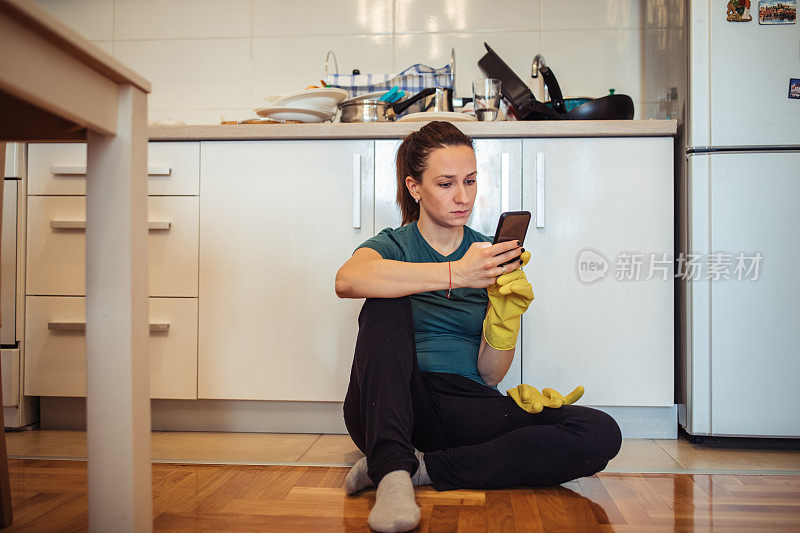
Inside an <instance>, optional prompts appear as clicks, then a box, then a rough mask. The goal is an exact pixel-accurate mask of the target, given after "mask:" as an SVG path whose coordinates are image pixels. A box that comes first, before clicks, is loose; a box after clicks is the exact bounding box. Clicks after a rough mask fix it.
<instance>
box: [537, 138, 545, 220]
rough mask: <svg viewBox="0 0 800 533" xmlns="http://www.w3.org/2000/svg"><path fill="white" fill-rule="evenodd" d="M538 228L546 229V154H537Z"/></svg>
mask: <svg viewBox="0 0 800 533" xmlns="http://www.w3.org/2000/svg"><path fill="white" fill-rule="evenodd" d="M536 227H537V228H543V227H544V153H542V152H538V153H537V154H536Z"/></svg>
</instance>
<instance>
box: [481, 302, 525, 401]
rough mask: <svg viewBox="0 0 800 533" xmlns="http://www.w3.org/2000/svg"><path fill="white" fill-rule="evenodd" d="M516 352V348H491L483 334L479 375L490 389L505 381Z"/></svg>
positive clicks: (487, 308)
mask: <svg viewBox="0 0 800 533" xmlns="http://www.w3.org/2000/svg"><path fill="white" fill-rule="evenodd" d="M491 305H492V304H489V305H488V306H487V307H486V310H487V311H488V310H489V307H491ZM515 350H516V348H511V349H510V350H496V349H494V348H492V347H491V346H489V344H488V343H487V342H486V337H484V336H483V334H481V347H480V349H479V350H478V373H480V375H481V378H483V381H484V383H486V384H487V385H489V386H490V387H495V386H497V384H498V383H500V382H501V381H503V378H504V377H505V376H506V374H507V373H508V369H509V368H511V363H512V362H513V361H514V351H515Z"/></svg>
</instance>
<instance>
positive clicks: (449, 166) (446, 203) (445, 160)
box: [406, 146, 478, 227]
mask: <svg viewBox="0 0 800 533" xmlns="http://www.w3.org/2000/svg"><path fill="white" fill-rule="evenodd" d="M476 169H477V165H476V163H475V152H474V151H473V150H472V148H470V147H469V146H447V147H444V148H437V149H436V150H434V151H433V152H431V155H430V157H429V158H428V166H427V168H425V170H424V171H423V173H422V182H421V183H418V182H416V181H414V179H413V178H411V177H407V178H406V186H407V187H408V189H409V191H410V192H411V196H413V197H414V198H416V199H419V204H420V216H422V214H423V212H424V213H425V214H426V215H427V216H428V217H429V218H430V219H431V220H432V221H433V222H435V223H436V224H438V225H440V226H444V227H459V226H463V225H464V224H466V223H467V220H468V219H469V216H470V214H471V213H472V207H473V205H474V204H475V195H476V194H477V192H478V184H477V181H476V178H477V174H478V172H477V170H476Z"/></svg>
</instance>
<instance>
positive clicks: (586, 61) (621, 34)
mask: <svg viewBox="0 0 800 533" xmlns="http://www.w3.org/2000/svg"><path fill="white" fill-rule="evenodd" d="M642 45H643V43H642V42H641V35H640V31H639V30H614V31H596V30H593V31H588V30H587V31H545V32H543V33H542V50H543V53H544V56H545V60H546V62H547V65H548V66H549V67H551V68H552V69H553V73H554V74H555V75H556V77H557V79H558V83H559V85H560V86H561V91H562V93H563V94H564V97H570V96H572V97H576V96H590V97H599V96H604V95H606V94H608V90H609V89H610V88H614V89H615V90H616V92H617V93H618V94H619V93H624V94H627V95H628V96H630V97H631V98H633V99H634V100H641V99H642V94H641V91H642V80H641V48H642Z"/></svg>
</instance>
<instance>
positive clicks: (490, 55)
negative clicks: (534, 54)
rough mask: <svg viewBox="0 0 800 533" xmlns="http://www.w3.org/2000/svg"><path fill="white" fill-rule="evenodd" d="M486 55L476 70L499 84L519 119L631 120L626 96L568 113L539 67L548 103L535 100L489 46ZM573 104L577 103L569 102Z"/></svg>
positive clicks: (546, 69) (551, 81) (547, 73)
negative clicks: (498, 81) (547, 94)
mask: <svg viewBox="0 0 800 533" xmlns="http://www.w3.org/2000/svg"><path fill="white" fill-rule="evenodd" d="M483 44H484V46H486V50H487V52H486V55H485V56H483V57H482V58H481V59H480V61H478V67H479V68H480V69H481V71H482V72H483V73H484V74H485V75H486V76H488V77H490V78H497V79H499V80H500V81H501V86H500V93H501V94H502V96H503V98H505V99H506V100H507V101H508V103H509V104H511V106H512V107H513V108H514V110H515V111H516V113H517V117H518V118H519V119H520V120H548V119H549V120H569V119H577V120H630V119H632V118H633V112H634V108H633V100H632V99H631V97H630V96H628V95H627V94H609V95H606V96H603V97H601V98H594V99H591V100H589V101H588V102H586V103H582V104H581V105H578V106H577V107H575V108H573V109H570V110H569V111H568V110H567V106H566V105H565V103H564V97H563V95H562V93H561V87H560V86H559V85H558V81H557V80H556V76H555V74H553V71H552V70H550V68H549V67H541V68H540V69H539V73H540V74H541V75H542V79H543V80H544V83H545V85H546V86H547V91H548V92H549V93H550V102H548V103H542V102H539V101H538V100H536V97H535V96H534V95H533V93H532V92H531V90H530V88H529V87H528V86H527V85H526V84H525V83H524V82H523V81H522V80H521V79H520V78H519V76H517V75H516V74H514V71H513V70H511V69H510V68H509V67H508V65H506V64H505V62H504V61H503V60H502V59H500V56H498V55H497V54H496V53H495V51H494V50H492V49H491V48H490V47H489V45H488V44H486V43H483ZM571 103H576V102H571Z"/></svg>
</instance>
